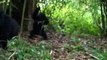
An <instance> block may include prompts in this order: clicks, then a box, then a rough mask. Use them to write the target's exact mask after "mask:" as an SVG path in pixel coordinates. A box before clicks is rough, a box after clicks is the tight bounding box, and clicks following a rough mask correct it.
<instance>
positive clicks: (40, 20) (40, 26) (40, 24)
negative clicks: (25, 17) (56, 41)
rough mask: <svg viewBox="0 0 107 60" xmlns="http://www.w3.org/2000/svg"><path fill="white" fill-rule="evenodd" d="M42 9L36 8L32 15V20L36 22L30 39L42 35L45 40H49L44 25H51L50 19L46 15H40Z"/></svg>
mask: <svg viewBox="0 0 107 60" xmlns="http://www.w3.org/2000/svg"><path fill="white" fill-rule="evenodd" d="M39 10H40V7H38V8H36V9H35V11H34V12H33V14H32V19H33V20H34V23H33V30H32V31H31V32H30V36H29V38H33V37H34V36H36V35H40V36H42V37H43V39H45V40H47V39H48V38H47V34H46V32H45V31H44V25H47V24H48V23H49V20H48V18H47V17H46V15H45V14H44V13H41V12H40V13H39Z"/></svg>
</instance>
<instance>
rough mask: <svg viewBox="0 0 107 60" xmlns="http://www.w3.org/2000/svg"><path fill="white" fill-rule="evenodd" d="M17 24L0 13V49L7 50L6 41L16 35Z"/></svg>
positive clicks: (17, 30)
mask: <svg viewBox="0 0 107 60" xmlns="http://www.w3.org/2000/svg"><path fill="white" fill-rule="evenodd" d="M18 32H19V25H18V23H17V22H16V21H15V20H13V19H12V18H10V17H9V16H8V15H5V14H4V12H3V11H0V48H3V49H7V42H8V41H7V40H9V39H11V38H12V37H13V36H16V35H18Z"/></svg>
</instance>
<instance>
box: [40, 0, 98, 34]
mask: <svg viewBox="0 0 107 60" xmlns="http://www.w3.org/2000/svg"><path fill="white" fill-rule="evenodd" d="M93 3H94V4H93ZM40 6H41V7H43V8H44V12H45V13H47V14H48V15H49V16H50V17H51V18H52V20H51V24H52V25H53V27H54V28H55V29H57V31H62V32H65V33H68V34H91V35H100V30H99V27H98V25H97V24H98V23H97V21H98V19H99V17H100V6H99V2H98V1H97V0H87V1H84V0H66V1H65V0H58V1H57V0H55V1H54V0H46V1H45V3H42V4H41V3H40Z"/></svg>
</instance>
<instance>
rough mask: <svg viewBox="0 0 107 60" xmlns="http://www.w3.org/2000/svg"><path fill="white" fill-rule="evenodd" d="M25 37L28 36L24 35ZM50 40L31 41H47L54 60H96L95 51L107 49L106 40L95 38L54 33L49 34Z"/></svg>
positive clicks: (36, 41)
mask: <svg viewBox="0 0 107 60" xmlns="http://www.w3.org/2000/svg"><path fill="white" fill-rule="evenodd" d="M24 35H26V36H27V35H28V34H27V33H24ZM26 38H27V37H26ZM48 38H49V39H48V40H39V39H35V40H33V41H32V40H30V41H31V42H35V43H39V42H41V41H45V42H46V43H47V44H50V45H51V46H52V50H51V52H50V54H51V55H52V57H53V60H96V59H97V57H95V56H94V51H93V49H98V50H103V49H105V47H107V40H106V38H104V39H100V38H98V37H94V36H84V37H80V36H64V35H63V34H60V33H54V32H53V33H48Z"/></svg>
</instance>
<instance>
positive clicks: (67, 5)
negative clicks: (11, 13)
mask: <svg viewBox="0 0 107 60" xmlns="http://www.w3.org/2000/svg"><path fill="white" fill-rule="evenodd" d="M26 1H27V2H28V0H26ZM29 1H30V0H29ZM32 1H33V3H35V2H36V3H35V5H39V6H40V7H41V9H42V12H44V13H45V14H46V15H47V16H48V18H49V20H50V24H49V25H48V28H47V29H46V30H47V31H48V32H47V33H48V37H49V40H47V41H39V42H36V43H35V42H33V43H30V42H29V41H28V40H29V39H27V38H26V36H24V37H25V38H26V39H18V38H17V37H16V38H13V39H12V40H10V41H9V43H8V47H9V48H8V50H7V51H4V50H2V49H1V50H0V60H57V59H59V60H107V48H106V47H107V41H106V40H107V38H106V37H105V36H107V18H106V16H107V13H106V10H107V9H106V8H107V7H106V4H107V2H106V0H35V1H34V0H32ZM16 2H17V0H16ZM9 3H11V0H8V1H7V0H3V1H0V4H3V5H0V8H1V7H2V8H3V10H5V11H6V9H7V8H13V6H14V5H12V6H11V4H9ZM21 4H22V3H21ZM26 4H27V3H26ZM22 5H23V4H22ZM28 5H29V6H30V3H29V4H28ZM21 7H22V6H21ZM24 7H25V6H24ZM16 8H17V7H16ZM33 8H34V6H33ZM33 8H32V9H33ZM10 10H11V9H10ZM22 10H23V9H22ZM25 10H27V9H25ZM28 10H29V9H28ZM30 12H31V10H30ZM30 12H27V13H30ZM25 13H26V11H25ZM26 15H27V14H26ZM23 19H24V16H23ZM24 23H25V22H24ZM27 25H28V24H27ZM51 30H52V31H51ZM25 35H27V34H25ZM100 37H104V38H100Z"/></svg>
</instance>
